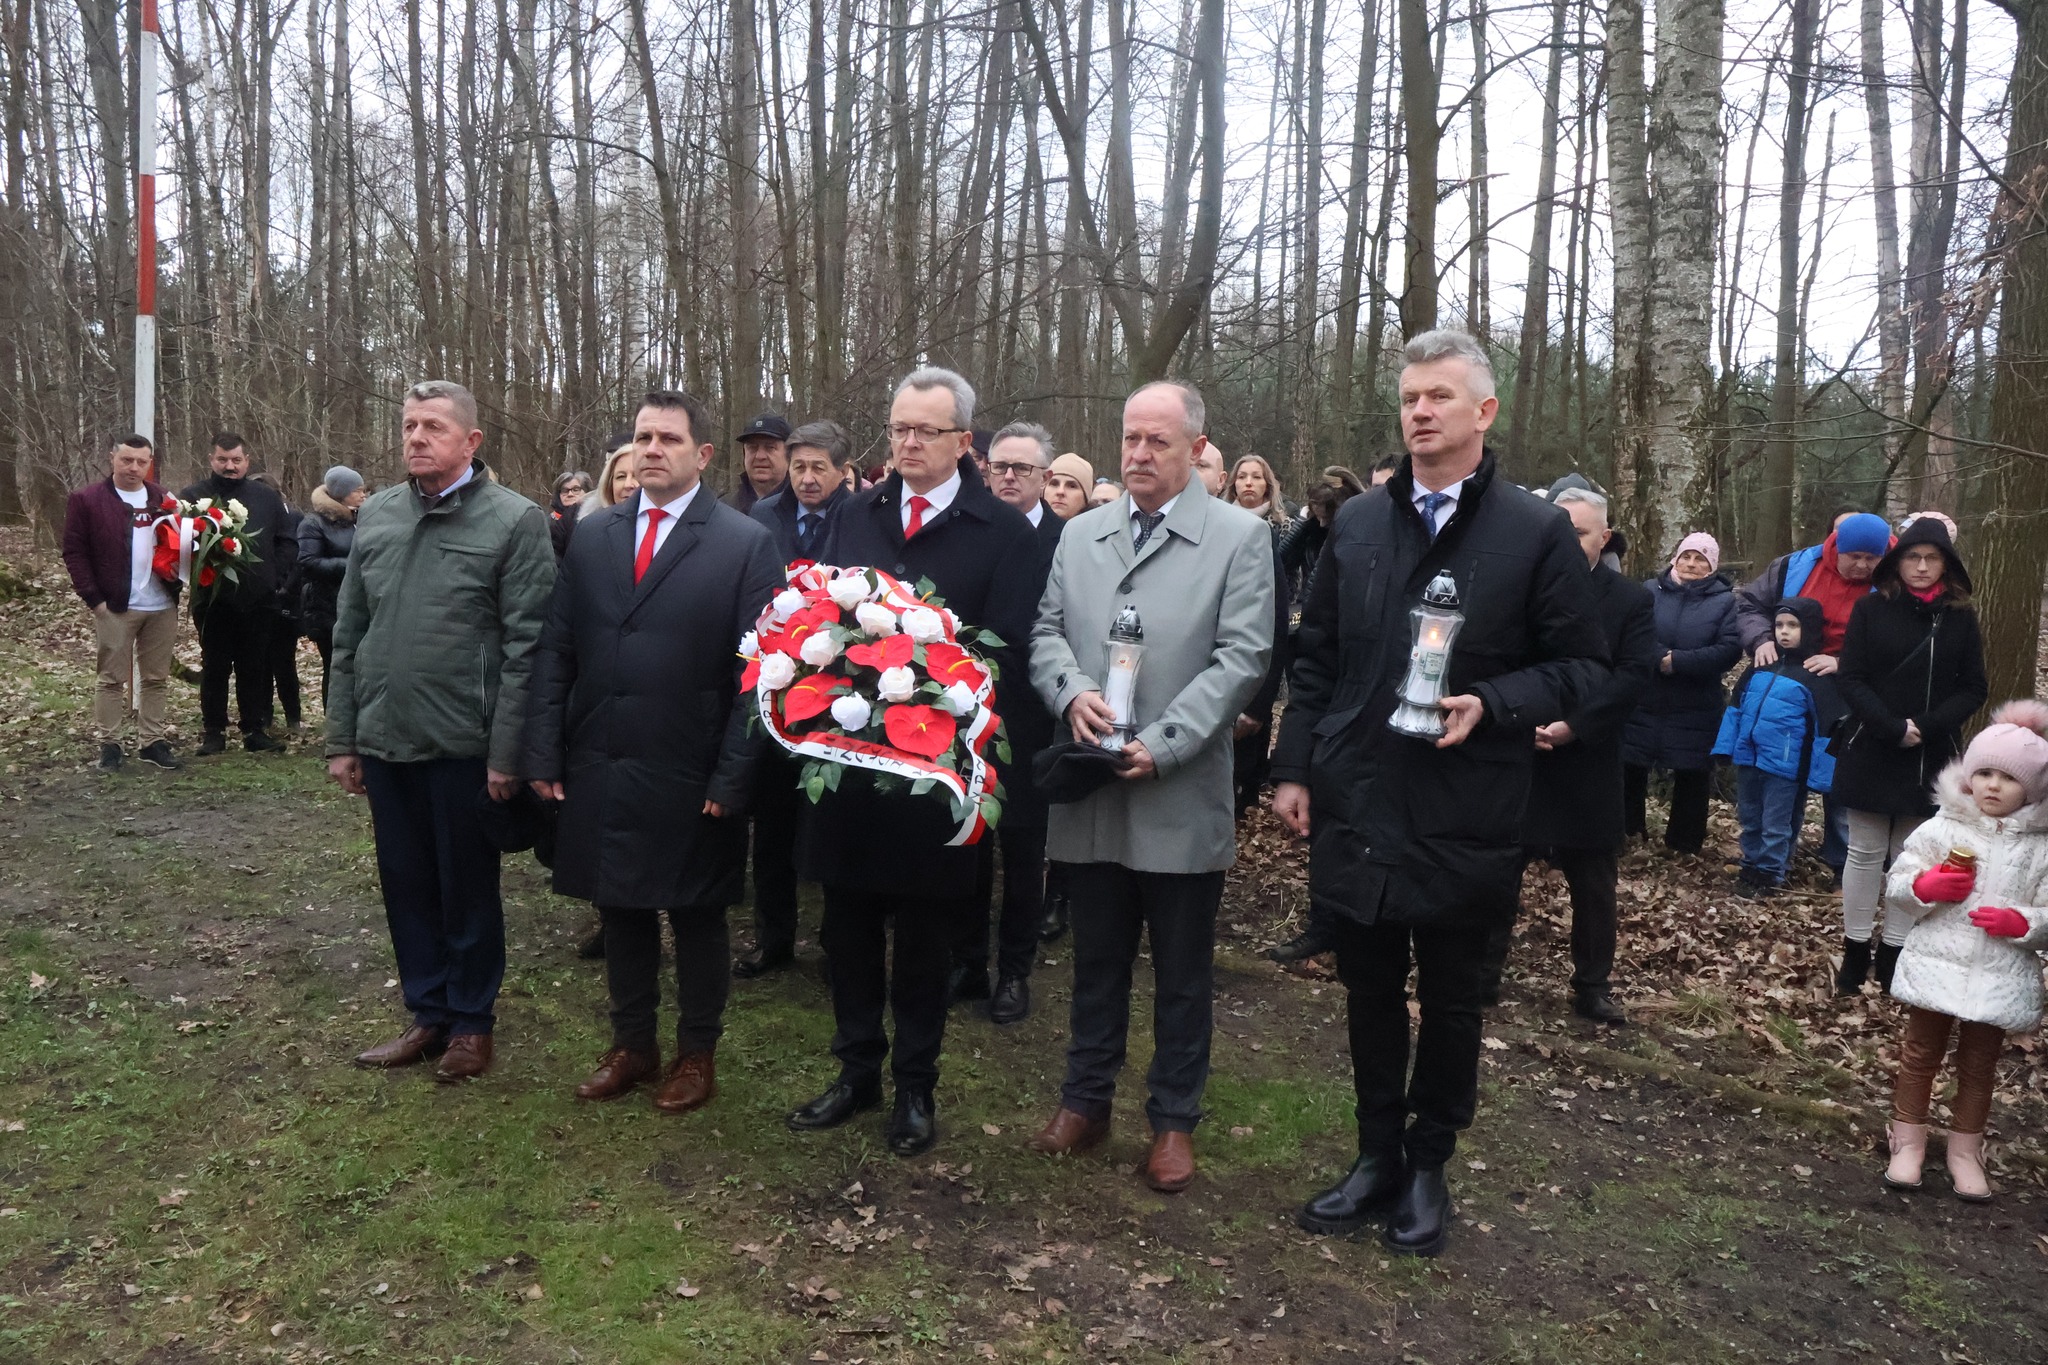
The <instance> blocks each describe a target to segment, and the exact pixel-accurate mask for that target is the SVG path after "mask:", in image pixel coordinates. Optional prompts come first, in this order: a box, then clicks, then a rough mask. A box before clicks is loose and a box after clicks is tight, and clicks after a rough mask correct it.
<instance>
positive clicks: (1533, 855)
mask: <svg viewBox="0 0 2048 1365" xmlns="http://www.w3.org/2000/svg"><path fill="white" fill-rule="evenodd" d="M1527 852H1528V857H1527V860H1526V861H1525V862H1524V863H1523V866H1524V867H1525V868H1526V867H1527V866H1528V864H1529V863H1532V862H1536V861H1538V860H1541V861H1543V862H1546V863H1549V864H1550V865H1551V866H1552V867H1554V868H1556V869H1557V870H1558V871H1559V872H1562V873H1564V881H1565V885H1566V886H1568V887H1569V888H1571V894H1572V989H1573V990H1575V991H1590V990H1605V989H1606V988H1607V987H1608V986H1609V985H1611V984H1612V981H1611V978H1612V977H1613V975H1614V943H1615V938H1616V935H1617V933H1618V929H1619V923H1620V911H1619V908H1618V906H1617V904H1616V897H1615V878H1616V875H1617V874H1616V870H1615V859H1614V850H1613V849H1611V848H1532V849H1529V850H1528V851H1527Z"/></svg>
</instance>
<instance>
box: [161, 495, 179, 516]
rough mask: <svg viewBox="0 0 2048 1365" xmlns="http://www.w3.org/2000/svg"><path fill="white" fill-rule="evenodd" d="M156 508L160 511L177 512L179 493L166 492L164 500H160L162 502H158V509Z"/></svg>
mask: <svg viewBox="0 0 2048 1365" xmlns="http://www.w3.org/2000/svg"><path fill="white" fill-rule="evenodd" d="M156 510H157V511H159V512H175V511H177V510H178V495H177V494H175V493H166V494H164V500H163V501H162V502H160V503H158V504H157V509H156Z"/></svg>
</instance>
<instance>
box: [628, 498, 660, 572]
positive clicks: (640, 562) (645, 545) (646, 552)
mask: <svg viewBox="0 0 2048 1365" xmlns="http://www.w3.org/2000/svg"><path fill="white" fill-rule="evenodd" d="M667 515H668V513H666V512H664V511H662V510H661V509H660V508H659V507H650V508H648V509H647V534H646V535H644V536H642V537H640V553H639V554H637V555H634V556H633V581H634V582H635V583H638V582H639V581H640V580H641V579H642V578H644V577H646V575H647V566H648V565H649V564H652V563H653V562H654V533H655V531H656V530H658V529H659V528H660V526H661V519H662V518H663V517H665V516H667Z"/></svg>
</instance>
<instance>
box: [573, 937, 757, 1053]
mask: <svg viewBox="0 0 2048 1365" xmlns="http://www.w3.org/2000/svg"><path fill="white" fill-rule="evenodd" d="M663 913H664V912H662V911H660V910H638V909H628V908H625V907H620V906H611V905H603V906H599V907H598V915H599V916H600V917H601V919H602V920H603V922H604V974H605V982H606V984H607V985H608V986H609V987H610V988H611V997H612V1011H611V1014H612V1046H613V1047H623V1048H629V1049H631V1050H632V1051H634V1052H653V1051H654V1050H655V1025H654V1012H655V1009H656V1007H657V1006H659V1005H660V1003H661V921H662V918H663ZM666 914H667V918H668V926H669V932H670V933H671V934H672V935H674V937H675V944H676V1051H677V1053H679V1054H684V1055H687V1054H689V1053H692V1052H709V1051H710V1050H711V1049H712V1048H714V1047H716V1046H717V1045H718V1035H719V1034H720V1033H721V1032H723V1031H724V1027H725V997H726V994H727V992H729V991H730V990H731V989H732V950H731V947H730V945H729V944H728V942H727V939H726V929H725V910H724V908H723V907H719V908H717V909H707V908H705V907H703V906H698V905H685V906H673V907H671V908H670V909H669V910H668V911H667V912H666Z"/></svg>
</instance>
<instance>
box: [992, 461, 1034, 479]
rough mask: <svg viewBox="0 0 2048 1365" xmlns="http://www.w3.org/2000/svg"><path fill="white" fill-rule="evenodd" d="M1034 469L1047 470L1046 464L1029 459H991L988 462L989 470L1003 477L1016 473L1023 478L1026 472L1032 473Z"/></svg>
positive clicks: (998, 476)
mask: <svg viewBox="0 0 2048 1365" xmlns="http://www.w3.org/2000/svg"><path fill="white" fill-rule="evenodd" d="M1034 471H1035V472H1037V473H1040V474H1042V473H1044V472H1045V466H1044V465H1042V464H1033V463H1032V462H1031V461H1029V460H990V461H989V462H988V472H989V473H991V474H993V475H995V476H996V477H997V478H1001V477H1003V476H1004V475H1007V474H1015V475H1016V476H1017V477H1018V478H1020V479H1021V478H1023V477H1024V476H1025V475H1026V474H1030V473H1032V472H1034Z"/></svg>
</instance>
